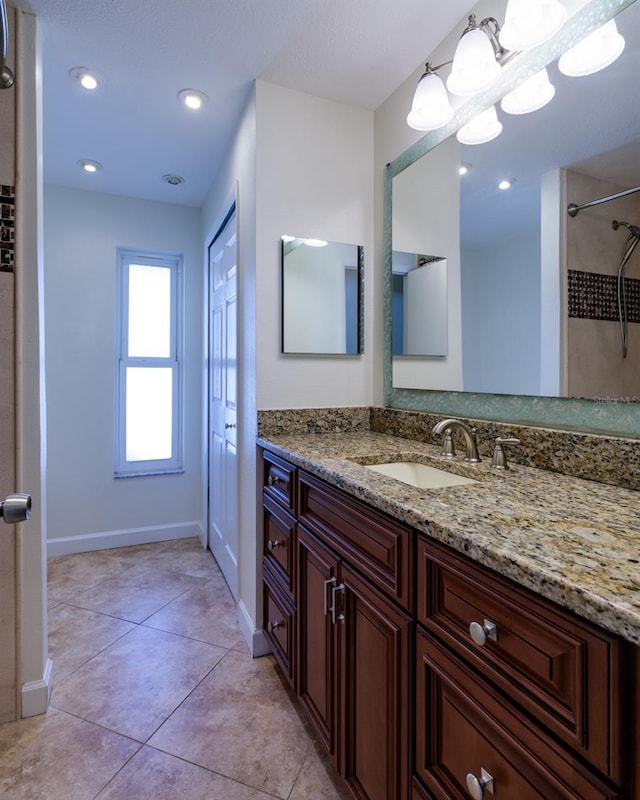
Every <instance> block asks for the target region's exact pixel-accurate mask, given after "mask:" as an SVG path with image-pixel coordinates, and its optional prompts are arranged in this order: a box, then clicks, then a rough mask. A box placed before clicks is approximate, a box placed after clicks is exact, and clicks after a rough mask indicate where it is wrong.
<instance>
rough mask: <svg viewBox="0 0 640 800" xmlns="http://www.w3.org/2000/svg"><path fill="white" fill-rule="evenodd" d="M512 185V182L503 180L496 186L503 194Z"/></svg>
mask: <svg viewBox="0 0 640 800" xmlns="http://www.w3.org/2000/svg"><path fill="white" fill-rule="evenodd" d="M512 185H513V181H508V180H507V179H506V178H505V180H503V181H500V183H499V184H498V189H502V191H503V192H504V191H506V190H507V189H510V188H511V186H512Z"/></svg>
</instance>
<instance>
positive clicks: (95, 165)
mask: <svg viewBox="0 0 640 800" xmlns="http://www.w3.org/2000/svg"><path fill="white" fill-rule="evenodd" d="M78 164H79V165H80V166H81V167H82V169H83V170H84V171H85V172H91V173H93V172H98V171H99V170H101V169H102V164H101V163H100V162H99V161H92V160H91V159H90V158H83V159H81V160H80V161H78Z"/></svg>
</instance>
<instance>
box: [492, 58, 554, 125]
mask: <svg viewBox="0 0 640 800" xmlns="http://www.w3.org/2000/svg"><path fill="white" fill-rule="evenodd" d="M555 93H556V89H555V86H553V84H552V83H551V81H550V80H549V73H548V72H547V70H546V68H543V69H541V70H540V72H536V74H535V75H532V76H531V77H530V78H529V79H528V80H526V81H525V82H524V83H521V84H520V86H518V87H517V88H515V89H514V90H513V91H512V92H509V94H506V95H505V96H504V97H503V98H502V100H501V102H500V108H501V109H502V110H503V111H506V113H507V114H528V113H530V112H531V111H537V110H538V109H539V108H542V107H543V106H546V105H547V103H550V102H551V100H552V99H553V96H554V95H555Z"/></svg>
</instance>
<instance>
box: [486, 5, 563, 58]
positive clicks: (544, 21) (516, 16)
mask: <svg viewBox="0 0 640 800" xmlns="http://www.w3.org/2000/svg"><path fill="white" fill-rule="evenodd" d="M566 16H567V9H566V8H565V7H564V6H563V5H562V3H559V2H558V0H509V3H508V5H507V10H506V13H505V20H504V25H503V26H502V30H501V31H500V36H499V39H500V44H501V45H502V46H503V47H504V48H506V49H507V50H520V51H522V50H531V48H532V47H537V46H538V45H539V44H542V43H543V42H546V41H547V40H548V39H550V38H551V37H552V36H553V35H554V33H557V32H558V31H559V30H560V28H561V27H562V24H563V22H564V21H565V19H566Z"/></svg>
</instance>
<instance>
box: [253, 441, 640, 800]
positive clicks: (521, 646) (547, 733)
mask: <svg viewBox="0 0 640 800" xmlns="http://www.w3.org/2000/svg"><path fill="white" fill-rule="evenodd" d="M263 478H264V486H263V520H264V531H263V583H264V625H265V629H266V632H267V636H268V637H269V638H270V641H271V643H272V646H273V651H274V654H275V657H276V659H277V660H278V662H279V664H280V666H281V667H282V669H283V672H284V673H285V675H286V677H287V678H288V680H289V682H290V683H291V685H292V686H293V687H294V688H295V690H296V692H297V695H298V698H299V701H300V703H301V705H302V707H303V708H304V710H305V712H306V714H307V716H308V718H309V720H310V721H311V723H312V725H313V727H314V728H315V730H316V731H317V734H318V737H319V739H320V741H321V742H322V743H323V744H324V746H325V747H326V749H327V751H328V752H329V754H330V756H331V758H332V760H333V763H334V765H335V767H336V768H337V770H338V772H339V773H340V774H341V775H342V777H343V779H344V781H345V784H346V786H347V787H348V789H349V791H350V793H351V795H352V796H353V797H354V798H355V800H465V799H466V798H469V797H473V796H478V797H480V796H482V797H485V798H491V797H493V796H494V795H495V797H496V798H502V799H503V800H528V798H536V799H537V800H604V798H608V800H640V722H639V721H638V718H640V658H639V657H638V653H639V648H637V647H634V646H633V645H631V644H629V643H628V642H625V641H623V640H622V639H620V638H619V637H616V636H614V635H611V634H609V633H607V632H606V631H604V630H602V629H600V628H598V627H597V626H595V625H593V624H591V623H589V622H587V621H585V620H583V619H581V618H579V617H577V616H576V615H574V614H572V613H570V612H568V611H566V610H564V609H562V608H560V607H559V606H557V605H555V604H554V603H551V602H549V601H547V600H545V599H544V598H542V597H541V596H539V595H537V594H535V593H534V592H531V591H529V590H528V589H524V588H523V587H520V586H518V585H517V584H515V583H514V582H513V581H511V580H508V579H507V578H504V577H503V576H501V575H498V574H497V573H496V572H494V571H493V570H490V569H488V568H486V567H484V566H481V565H479V564H477V563H476V562H474V561H473V560H472V559H470V558H469V557H467V556H465V555H463V554H461V553H458V552H456V551H454V550H453V549H452V548H450V547H447V546H446V545H443V544H441V543H439V542H436V541H434V540H433V539H430V538H429V537H427V536H425V535H423V534H420V535H418V533H417V532H416V531H415V530H412V529H411V528H409V527H408V526H406V525H403V524H402V523H400V522H398V521H396V520H395V519H392V518H391V517H389V516H387V515H385V514H383V513H382V512H380V511H377V510H375V509H373V508H370V507H369V506H367V505H366V504H365V503H363V502H361V501H359V500H358V499H356V498H354V497H352V496H350V495H348V494H346V493H344V492H342V491H340V490H339V489H337V488H335V487H333V486H330V485H328V484H327V483H325V482H324V481H322V480H320V479H319V478H316V477H315V476H312V475H309V474H307V473H305V472H304V471H302V470H297V469H296V468H295V467H293V466H292V465H290V464H287V462H286V461H283V460H282V459H280V458H278V457H276V456H273V455H271V454H269V453H265V461H264V470H263ZM492 791H493V794H492V793H491V792H492Z"/></svg>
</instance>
